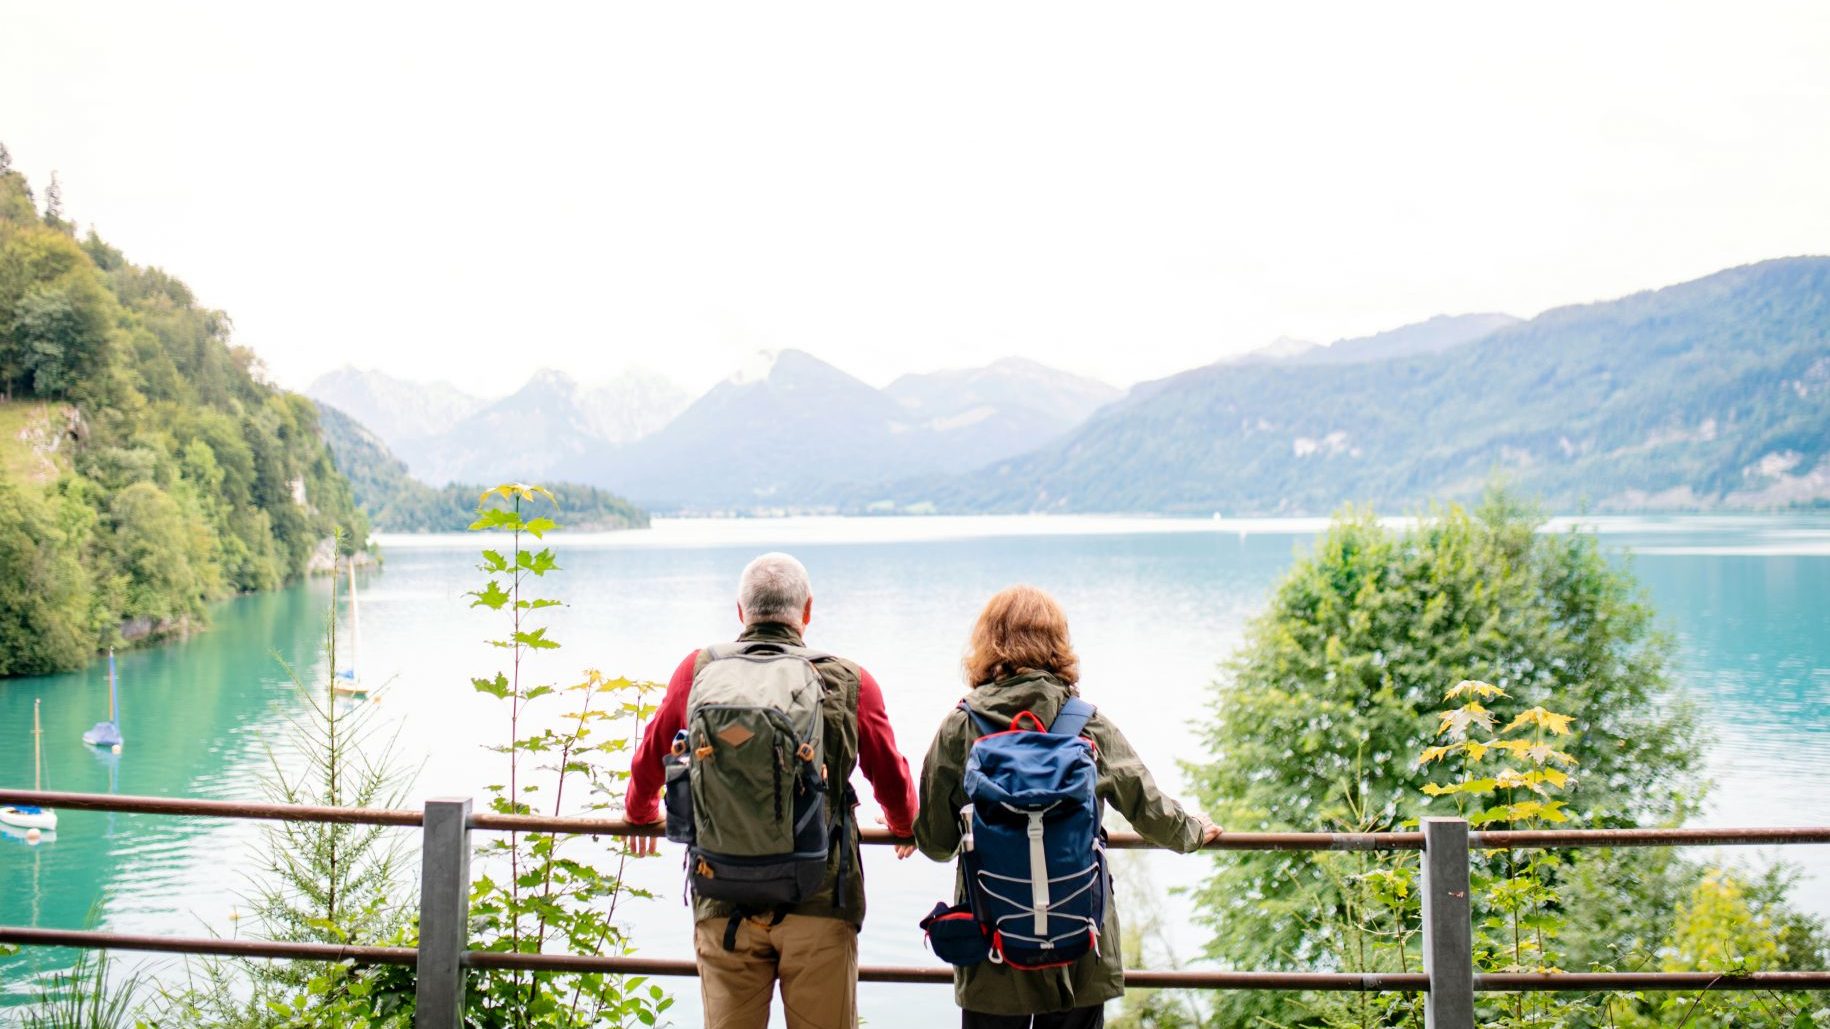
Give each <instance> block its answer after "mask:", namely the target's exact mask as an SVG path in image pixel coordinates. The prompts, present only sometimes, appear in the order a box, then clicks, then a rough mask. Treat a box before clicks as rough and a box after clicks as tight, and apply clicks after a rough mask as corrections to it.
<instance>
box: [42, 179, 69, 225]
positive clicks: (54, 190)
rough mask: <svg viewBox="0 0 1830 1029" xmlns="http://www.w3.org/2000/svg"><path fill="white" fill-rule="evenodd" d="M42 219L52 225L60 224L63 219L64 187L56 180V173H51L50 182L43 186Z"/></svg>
mask: <svg viewBox="0 0 1830 1029" xmlns="http://www.w3.org/2000/svg"><path fill="white" fill-rule="evenodd" d="M44 220H45V221H47V222H49V223H51V224H52V225H61V224H63V220H64V187H63V184H62V183H60V182H58V181H57V173H56V172H52V173H51V184H50V185H48V186H46V187H45V188H44Z"/></svg>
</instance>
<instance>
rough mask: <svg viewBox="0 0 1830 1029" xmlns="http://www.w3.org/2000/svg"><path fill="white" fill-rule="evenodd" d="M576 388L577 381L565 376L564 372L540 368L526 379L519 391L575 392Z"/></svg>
mask: <svg viewBox="0 0 1830 1029" xmlns="http://www.w3.org/2000/svg"><path fill="white" fill-rule="evenodd" d="M577 388H578V380H577V379H574V378H572V377H571V376H570V375H567V374H566V373H565V372H562V371H560V370H559V369H557V368H542V369H540V370H539V371H537V372H535V373H534V374H532V375H530V376H528V377H527V382H525V383H523V384H522V386H521V391H522V392H526V391H528V390H575V389H577Z"/></svg>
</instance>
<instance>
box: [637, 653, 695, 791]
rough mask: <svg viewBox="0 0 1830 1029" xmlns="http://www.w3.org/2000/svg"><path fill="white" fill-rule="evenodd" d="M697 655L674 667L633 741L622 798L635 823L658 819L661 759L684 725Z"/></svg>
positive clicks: (663, 778)
mask: <svg viewBox="0 0 1830 1029" xmlns="http://www.w3.org/2000/svg"><path fill="white" fill-rule="evenodd" d="M698 657H699V652H698V651H694V652H692V653H691V654H688V655H686V660H684V661H682V662H680V667H678V668H676V669H674V677H673V678H672V679H669V680H668V681H667V692H666V693H665V694H664V695H663V696H662V697H661V707H660V708H659V709H658V710H657V711H655V713H654V720H653V721H651V722H649V723H648V728H647V729H646V730H644V731H643V733H642V741H641V743H639V744H637V745H636V748H635V759H634V760H633V761H631V762H630V764H629V792H628V794H627V795H626V796H625V797H624V799H623V817H624V818H627V819H628V820H629V821H631V822H633V823H635V824H636V825H647V824H648V823H650V822H658V821H660V820H661V787H662V785H664V784H665V782H666V780H667V769H666V767H665V766H664V765H662V764H661V759H662V758H663V757H666V756H667V753H668V752H669V751H670V750H672V749H673V745H674V734H675V733H677V732H679V731H680V730H681V729H684V728H686V698H687V695H688V694H690V693H692V691H693V663H694V662H695V661H697V660H698Z"/></svg>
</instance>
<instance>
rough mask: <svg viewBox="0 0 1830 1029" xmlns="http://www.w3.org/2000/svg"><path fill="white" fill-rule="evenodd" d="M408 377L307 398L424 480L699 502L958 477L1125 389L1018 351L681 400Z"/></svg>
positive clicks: (1068, 423)
mask: <svg viewBox="0 0 1830 1029" xmlns="http://www.w3.org/2000/svg"><path fill="white" fill-rule="evenodd" d="M418 387H419V384H416V383H411V382H406V381H403V380H399V379H394V378H392V377H389V376H387V375H385V374H382V373H379V372H364V371H357V370H354V369H343V370H340V371H337V372H333V373H331V374H330V375H327V376H325V377H323V378H320V379H319V380H318V381H317V382H315V383H313V384H312V386H311V387H309V388H308V389H307V391H306V392H307V393H308V394H309V395H310V396H312V397H314V398H316V399H317V400H318V401H319V402H320V403H321V404H324V405H326V406H328V407H330V408H332V409H336V410H339V411H342V412H343V413H345V414H347V415H349V416H350V418H352V419H353V420H354V421H355V422H356V423H359V424H360V425H361V426H364V427H367V428H368V429H369V430H371V432H372V434H373V436H375V437H377V438H378V440H379V441H381V442H383V443H385V446H386V448H387V449H388V450H389V451H391V452H392V453H391V454H390V455H389V457H390V459H391V458H395V457H397V458H398V459H399V460H400V461H401V462H404V463H405V465H406V467H407V468H409V469H410V470H411V474H412V476H413V478H415V479H417V480H420V481H421V482H425V483H428V484H432V485H443V484H445V483H449V482H454V481H461V482H498V481H506V480H513V479H519V480H525V481H542V482H554V481H562V482H575V483H585V484H592V485H597V486H603V487H607V488H613V489H615V491H616V492H617V493H618V494H621V495H623V496H628V497H631V498H633V499H635V500H637V501H638V502H641V503H644V504H646V505H649V506H653V507H659V508H661V509H666V510H678V509H688V510H700V511H707V510H711V511H750V510H756V509H767V508H776V507H793V508H799V507H805V506H807V504H808V503H809V499H808V498H811V497H814V496H815V495H816V494H819V493H820V492H821V491H824V490H828V489H830V488H832V487H834V486H835V485H837V484H839V483H848V482H851V481H868V482H876V483H880V484H887V483H890V482H894V481H897V480H900V479H903V478H906V477H909V476H915V475H930V474H948V473H957V472H964V471H968V470H970V469H972V468H974V467H977V466H978V465H979V464H982V463H984V462H985V461H994V460H1001V459H1003V458H1007V457H1012V456H1015V455H1017V454H1020V453H1024V452H1027V451H1029V450H1032V449H1034V448H1036V447H1038V446H1040V445H1042V444H1044V443H1046V442H1048V441H1049V440H1051V439H1054V438H1056V437H1057V436H1060V435H1061V434H1062V433H1064V432H1067V431H1068V430H1070V429H1072V428H1073V427H1074V426H1075V425H1078V424H1080V423H1081V422H1082V421H1084V420H1085V419H1086V417H1087V416H1088V415H1090V414H1091V413H1092V412H1093V411H1094V410H1096V409H1097V408H1098V407H1100V406H1101V405H1102V404H1105V403H1108V402H1110V401H1112V400H1116V399H1117V398H1118V397H1119V396H1121V395H1122V394H1121V392H1120V391H1119V390H1118V389H1116V388H1114V387H1112V386H1109V385H1107V384H1105V383H1101V382H1096V381H1094V380H1091V379H1086V378H1081V377H1079V376H1075V375H1071V374H1069V373H1067V372H1062V371H1058V370H1056V369H1053V368H1049V367H1047V366H1044V365H1041V364H1038V363H1036V362H1033V361H1026V360H1022V359H1018V358H1007V359H1005V360H1001V361H997V362H995V363H993V364H991V365H988V366H986V367H983V368H972V369H963V370H956V371H939V372H932V373H926V374H916V375H905V376H902V377H901V378H899V379H897V380H896V381H895V382H892V383H891V384H890V385H889V386H887V387H885V388H884V389H877V388H876V387H874V386H871V385H870V384H868V383H866V382H864V381H862V380H860V379H857V378H855V377H853V376H852V375H850V374H848V373H846V372H844V371H842V370H840V369H838V368H836V367H834V366H832V365H830V364H827V363H826V362H824V361H821V360H820V359H818V358H816V357H814V356H813V355H811V354H808V353H805V352H803V351H799V350H783V351H777V352H764V353H759V354H757V355H754V357H753V358H752V359H751V360H750V361H749V362H748V363H746V364H745V365H744V366H743V367H741V368H739V369H738V370H737V371H736V372H734V373H733V374H732V375H731V376H729V377H728V378H726V379H725V380H724V381H722V382H720V383H718V384H717V385H716V386H714V387H712V388H711V389H710V390H709V391H707V392H706V393H705V394H704V395H703V396H701V397H699V398H698V399H697V400H693V401H692V402H691V403H686V402H685V400H684V394H682V393H680V392H679V391H678V389H677V388H676V387H673V386H672V385H671V384H670V383H667V382H666V381H665V380H661V379H659V377H654V376H650V377H646V378H637V377H634V376H630V375H625V376H624V377H623V378H621V379H619V380H617V381H615V382H613V383H611V384H608V385H606V386H600V387H596V388H586V387H582V386H580V385H579V384H578V383H576V382H574V381H573V380H572V379H570V378H569V377H567V376H566V375H564V374H563V373H560V372H555V371H550V370H547V371H541V372H537V373H535V374H534V376H533V377H532V378H530V379H529V380H528V382H527V383H526V385H524V386H522V387H521V389H519V390H517V391H516V392H515V393H513V394H511V395H510V396H507V397H504V398H502V399H500V400H497V401H493V402H487V403H486V402H483V401H480V400H477V399H476V398H468V397H464V395H463V394H461V393H458V392H457V391H456V390H453V389H451V388H450V387H448V386H441V385H437V384H432V385H428V386H426V388H424V389H423V390H420V389H419V388H418ZM397 398H400V399H398V400H397ZM377 424H381V425H385V426H387V427H388V428H387V430H386V431H384V430H382V429H379V428H376V427H375V426H376V425H377ZM351 452H353V451H351Z"/></svg>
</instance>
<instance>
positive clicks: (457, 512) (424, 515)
mask: <svg viewBox="0 0 1830 1029" xmlns="http://www.w3.org/2000/svg"><path fill="white" fill-rule="evenodd" d="M318 419H319V422H320V423H321V424H322V425H323V427H324V439H325V441H326V442H327V443H329V444H330V451H331V454H332V455H333V456H334V457H335V459H336V462H337V469H338V471H341V472H342V473H343V474H344V475H345V476H347V477H348V479H349V483H350V489H351V490H352V491H353V492H354V495H355V498H356V504H357V506H359V507H360V508H362V510H363V511H365V512H367V513H368V516H369V520H370V522H371V523H372V524H373V526H374V527H375V528H376V529H378V530H380V531H383V532H463V531H465V530H466V529H468V528H469V527H470V523H472V522H474V521H476V520H477V498H478V496H480V495H481V494H482V493H483V488H482V487H481V486H467V485H462V484H455V483H454V484H451V485H447V486H442V487H436V488H435V487H432V486H428V485H426V484H425V483H423V482H420V481H419V480H418V479H415V478H413V477H412V476H411V475H409V474H407V466H406V465H405V464H404V463H403V462H402V461H401V460H400V459H399V458H397V457H395V456H394V454H393V452H392V451H390V450H389V449H388V447H387V444H385V443H383V442H382V441H381V439H380V437H378V436H376V435H375V434H374V433H372V432H370V431H369V430H368V429H366V428H364V427H363V425H362V424H361V423H360V422H358V421H356V420H355V419H354V418H351V417H350V416H349V415H347V414H345V413H344V412H342V411H339V410H337V409H336V408H334V407H331V406H330V405H329V404H319V405H318ZM549 491H550V492H551V494H552V498H553V499H552V501H551V503H552V504H553V506H554V508H556V509H557V510H559V511H561V512H563V513H564V516H565V521H566V525H567V526H569V527H571V528H572V529H574V530H585V531H589V530H594V529H640V528H646V527H647V525H648V512H646V511H644V510H642V509H641V508H639V507H636V506H635V505H634V504H631V503H630V502H629V501H627V500H624V499H623V498H622V497H619V496H617V495H616V494H614V493H611V492H610V491H609V490H602V489H598V488H597V487H595V486H583V485H580V484H578V483H572V482H560V483H554V484H553V485H552V486H551V487H549ZM490 506H500V500H499V499H498V500H495V501H491V502H490Z"/></svg>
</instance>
